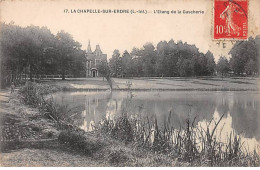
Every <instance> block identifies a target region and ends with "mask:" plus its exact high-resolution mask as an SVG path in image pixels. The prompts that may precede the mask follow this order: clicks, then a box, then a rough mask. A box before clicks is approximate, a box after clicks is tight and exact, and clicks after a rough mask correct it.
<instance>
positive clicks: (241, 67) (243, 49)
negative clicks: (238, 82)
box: [230, 36, 260, 75]
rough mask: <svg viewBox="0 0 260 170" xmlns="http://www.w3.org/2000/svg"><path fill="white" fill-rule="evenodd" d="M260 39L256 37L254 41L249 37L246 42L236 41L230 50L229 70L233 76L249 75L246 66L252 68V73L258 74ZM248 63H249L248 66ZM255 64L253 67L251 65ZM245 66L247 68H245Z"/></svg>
mask: <svg viewBox="0 0 260 170" xmlns="http://www.w3.org/2000/svg"><path fill="white" fill-rule="evenodd" d="M259 50H260V38H259V36H257V37H256V38H255V39H254V38H252V37H250V38H248V40H247V41H238V42H237V43H236V44H235V45H234V46H233V48H232V49H231V50H230V54H231V59H230V64H231V68H232V70H233V71H234V73H235V74H238V75H240V74H243V73H249V74H251V71H249V70H248V66H249V65H251V66H253V67H254V68H252V69H253V70H254V72H257V73H258V68H259V64H258V63H259V56H260V52H259ZM248 62H251V63H249V64H248ZM252 62H255V63H256V64H255V65H252ZM246 66H247V68H246Z"/></svg>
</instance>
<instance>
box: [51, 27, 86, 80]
mask: <svg viewBox="0 0 260 170" xmlns="http://www.w3.org/2000/svg"><path fill="white" fill-rule="evenodd" d="M80 47H81V45H80V44H79V43H78V42H76V41H75V40H74V39H73V38H72V36H71V35H70V34H69V33H66V32H64V31H60V32H58V33H57V35H56V49H57V51H56V52H57V53H56V54H57V63H58V68H59V72H60V74H61V75H62V80H65V75H66V73H68V72H69V70H70V69H71V66H72V65H71V64H72V63H71V62H72V61H73V59H72V57H73V55H74V54H75V51H76V50H79V48H80Z"/></svg>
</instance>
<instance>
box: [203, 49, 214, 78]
mask: <svg viewBox="0 0 260 170" xmlns="http://www.w3.org/2000/svg"><path fill="white" fill-rule="evenodd" d="M205 57H206V60H207V65H206V67H207V73H206V75H214V72H215V69H216V63H215V60H214V56H213V54H212V53H211V52H210V51H208V52H207V53H206V54H205Z"/></svg>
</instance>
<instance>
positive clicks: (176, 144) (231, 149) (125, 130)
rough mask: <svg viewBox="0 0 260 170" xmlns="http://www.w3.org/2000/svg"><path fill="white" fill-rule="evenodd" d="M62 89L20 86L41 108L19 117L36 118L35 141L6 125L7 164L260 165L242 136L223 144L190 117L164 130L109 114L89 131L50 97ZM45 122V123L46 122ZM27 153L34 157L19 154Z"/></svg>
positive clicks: (31, 102) (153, 121) (147, 120)
mask: <svg viewBox="0 0 260 170" xmlns="http://www.w3.org/2000/svg"><path fill="white" fill-rule="evenodd" d="M56 90H57V89H56V87H55V86H48V85H41V84H36V83H30V82H29V83H28V84H26V85H25V86H24V87H23V88H21V89H20V91H19V96H20V99H21V101H23V103H24V104H26V105H29V106H30V107H32V108H35V114H33V116H25V117H24V119H20V123H19V122H16V125H18V126H17V128H16V130H17V129H21V126H20V125H21V124H23V122H25V121H26V122H27V123H30V122H31V121H34V123H33V124H31V125H30V126H29V127H30V128H31V129H32V131H29V132H28V133H27V134H28V135H32V136H29V137H28V139H33V140H23V139H21V137H19V134H21V133H20V131H19V130H18V131H19V133H18V136H17V137H14V136H15V135H14V133H15V132H16V130H14V132H13V133H9V132H8V131H6V128H9V129H12V128H11V127H12V126H13V124H15V123H14V122H12V121H11V122H9V124H7V125H6V128H3V129H4V130H2V133H3V134H5V135H3V136H5V138H4V139H1V150H2V152H4V153H3V154H1V155H4V157H2V158H1V159H2V160H1V162H2V163H5V164H3V165H4V166H34V165H35V166H38V165H40V166H259V155H258V154H257V153H256V152H253V153H248V152H245V151H243V150H242V147H243V145H242V144H241V142H240V138H239V136H236V135H230V138H229V142H228V143H221V142H219V141H217V140H216V139H217V138H216V136H215V135H214V130H213V131H209V129H199V128H197V127H196V126H195V124H194V122H195V120H189V119H187V121H186V124H185V125H184V126H183V127H182V128H180V129H173V128H172V127H171V122H166V123H165V127H164V128H160V129H159V128H158V125H157V120H156V117H153V118H148V117H147V118H140V117H137V116H134V117H130V116H128V115H127V113H123V114H122V115H121V116H119V117H118V118H117V119H115V120H108V119H104V120H103V121H101V122H100V123H99V124H98V125H97V126H96V127H95V129H94V131H93V132H84V131H82V130H81V129H79V128H78V127H75V126H74V125H73V124H72V122H73V121H72V120H70V116H69V114H70V112H69V110H68V109H67V108H66V106H60V105H57V104H55V103H54V102H53V100H52V99H51V98H48V99H46V98H45V97H44V95H45V94H48V93H49V92H50V91H51V92H52V91H56ZM24 114H26V113H24ZM169 116H170V115H169ZM10 120H13V119H10ZM169 120H170V119H169ZM219 121H221V119H220V120H219ZM5 122H7V121H5ZM39 122H43V123H42V124H41V126H39ZM46 125H48V126H46ZM34 126H35V127H34ZM215 126H216V127H217V126H218V122H216V124H215ZM47 129H52V131H47V132H46V130H47ZM9 131H10V130H9ZM43 132H44V133H43ZM33 134H35V136H33ZM198 139H200V140H198ZM42 150H45V151H46V152H45V154H46V157H45V159H40V158H42V156H40V154H42ZM10 151H12V152H11V153H12V155H11V157H10V154H8V153H7V152H10ZM29 151H31V152H32V153H34V156H33V155H32V154H30V152H29ZM23 153H25V156H28V160H25V159H22V158H19V157H17V155H22V154H23ZM5 155H6V156H5ZM53 155H56V156H53ZM69 157H71V159H68V158H69ZM17 159H19V161H18V160H17ZM17 161H18V162H17ZM30 161H31V162H33V163H32V164H30ZM14 162H16V163H15V164H14ZM37 162H38V163H37Z"/></svg>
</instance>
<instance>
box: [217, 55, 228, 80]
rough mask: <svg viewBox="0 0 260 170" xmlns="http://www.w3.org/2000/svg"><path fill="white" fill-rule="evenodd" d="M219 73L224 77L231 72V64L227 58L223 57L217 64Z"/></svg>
mask: <svg viewBox="0 0 260 170" xmlns="http://www.w3.org/2000/svg"><path fill="white" fill-rule="evenodd" d="M217 71H218V72H219V73H221V76H222V79H223V76H224V75H225V74H226V73H228V71H229V63H228V60H227V58H226V57H223V56H221V57H220V58H219V60H218V63H217Z"/></svg>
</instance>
